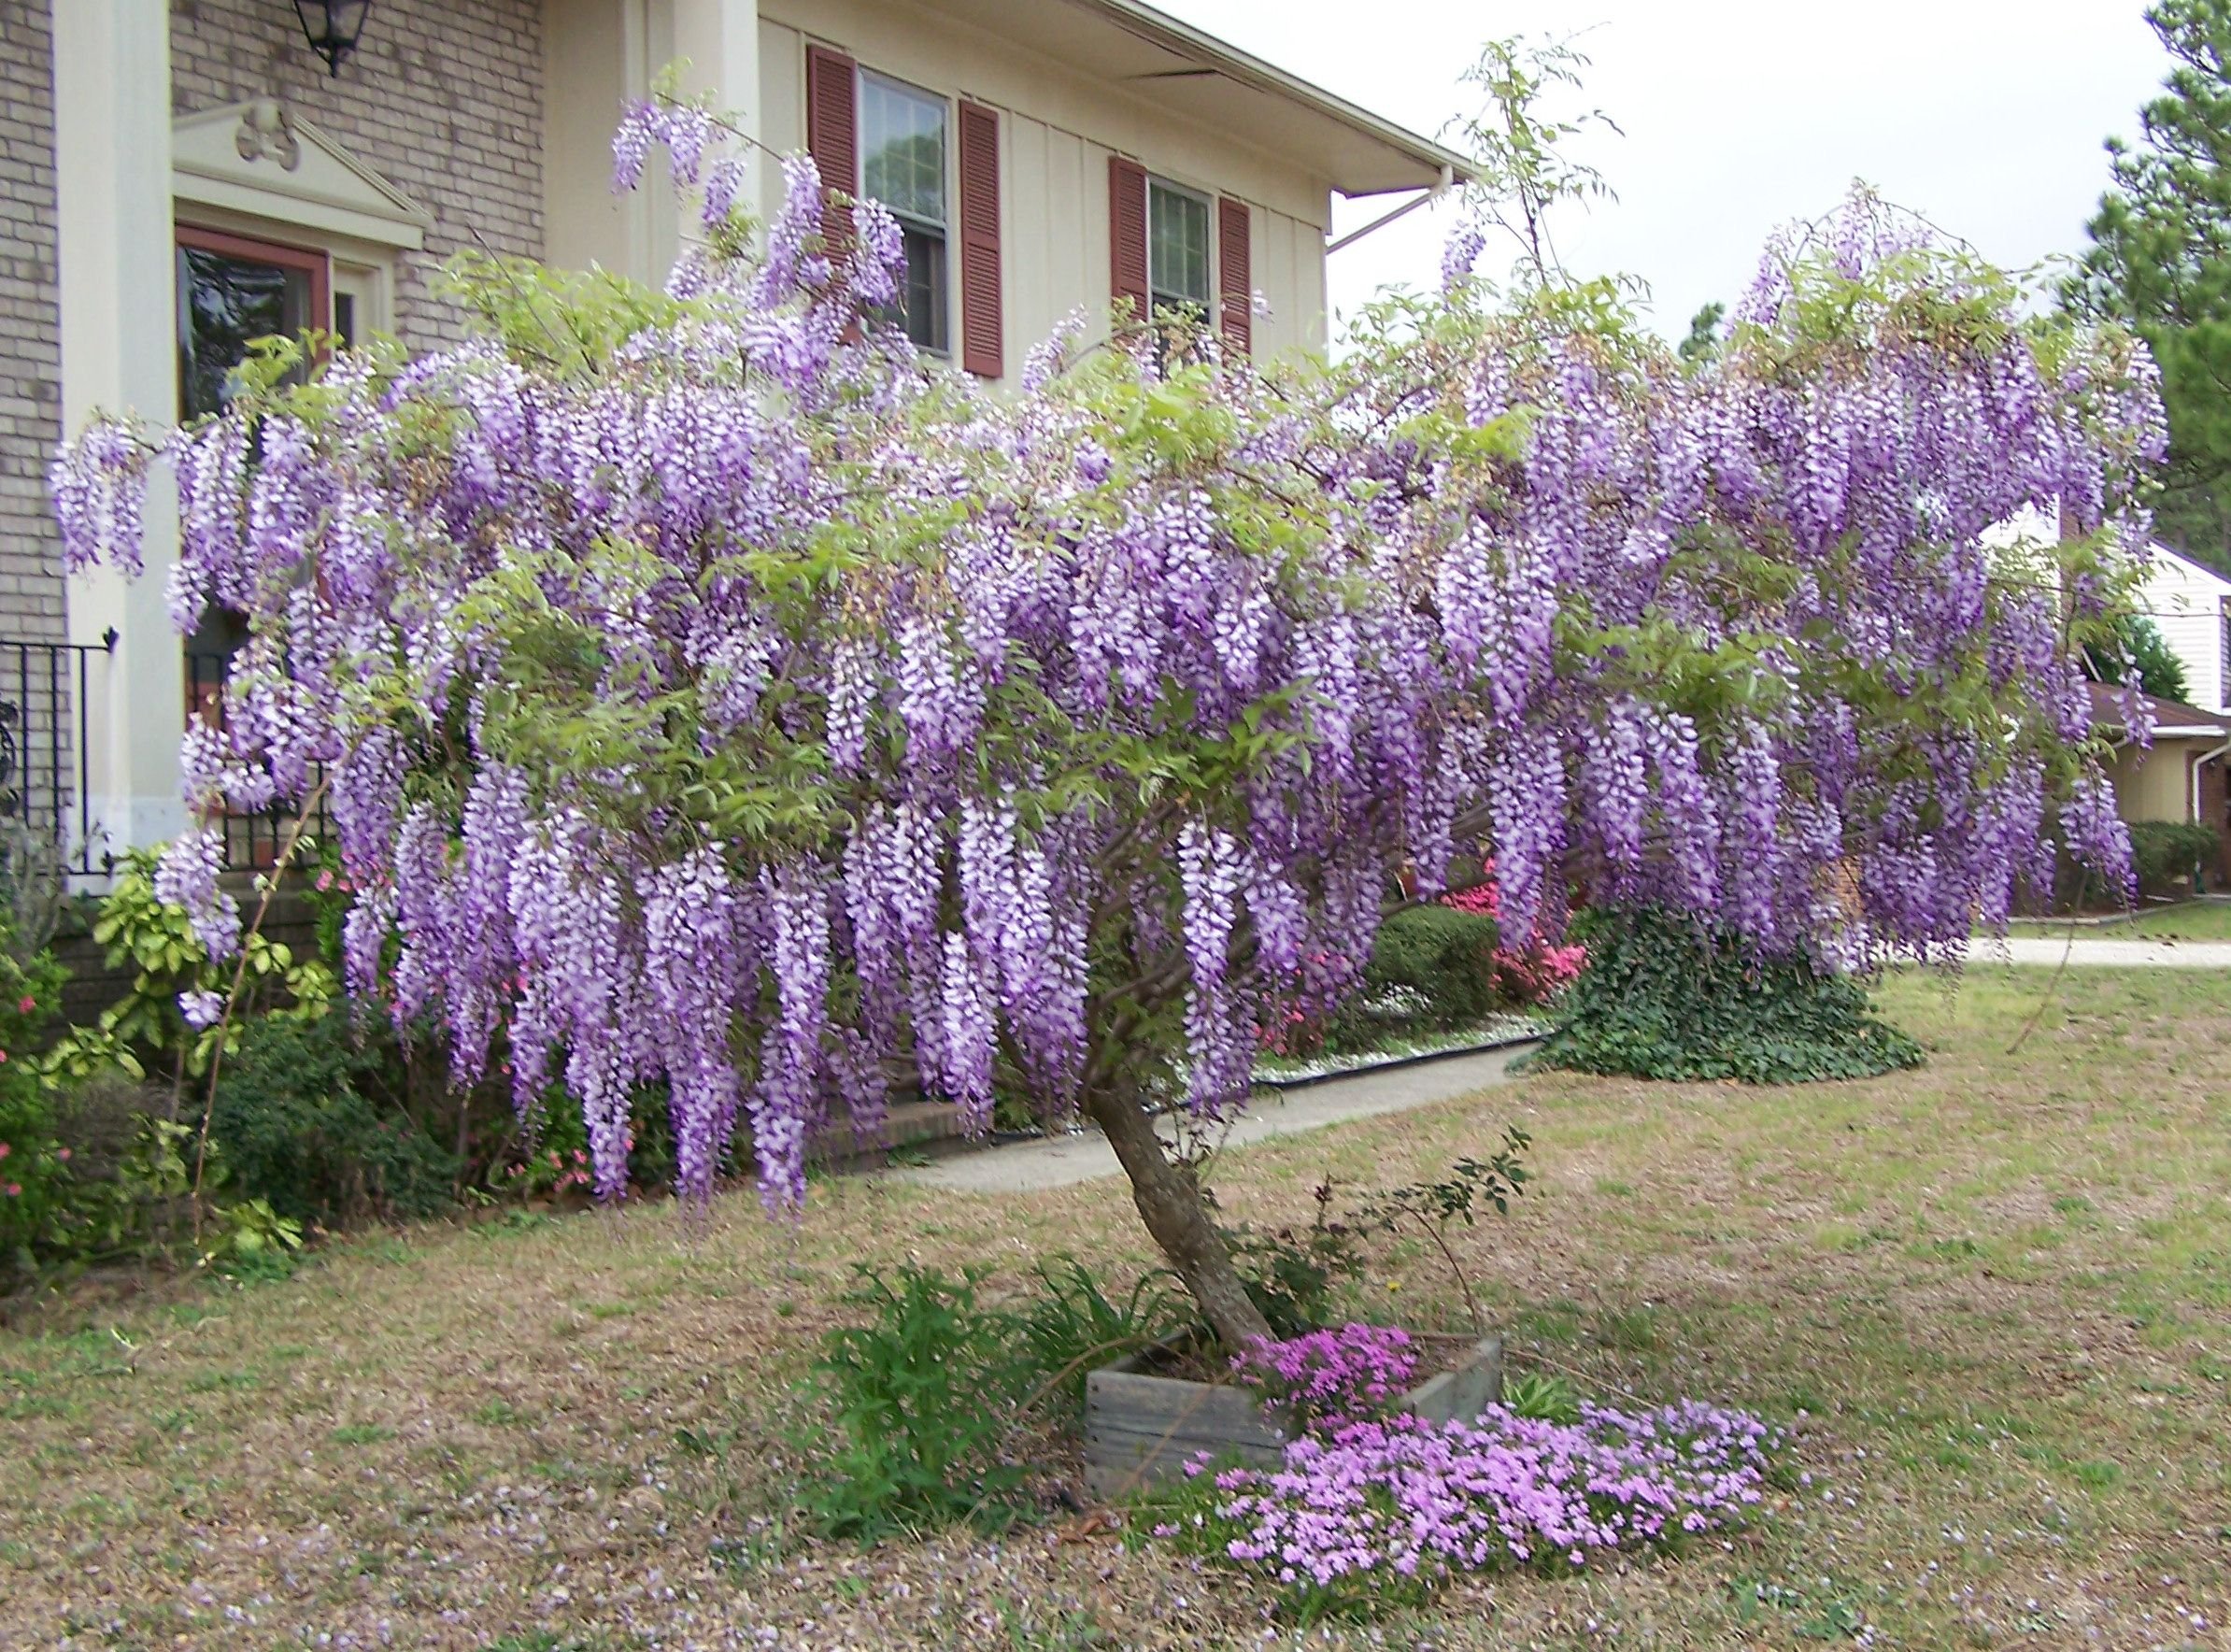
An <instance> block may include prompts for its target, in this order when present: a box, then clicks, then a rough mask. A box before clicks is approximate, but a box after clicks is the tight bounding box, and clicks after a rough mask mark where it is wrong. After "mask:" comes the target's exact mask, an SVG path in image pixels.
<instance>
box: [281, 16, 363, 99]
mask: <svg viewBox="0 0 2231 1652" xmlns="http://www.w3.org/2000/svg"><path fill="white" fill-rule="evenodd" d="M371 9H372V0H294V15H295V16H296V17H298V18H300V19H301V20H302V35H303V38H304V39H306V40H307V41H308V42H309V43H310V50H312V51H314V52H316V53H317V54H318V55H319V56H320V57H321V58H323V59H324V60H325V67H326V72H327V74H328V75H330V76H331V77H332V78H334V79H336V80H337V79H339V78H340V76H341V60H342V59H343V58H345V57H347V56H348V54H349V53H350V52H352V51H354V50H356V43H357V39H358V37H359V36H362V34H363V32H364V14H365V13H366V12H368V11H370V10H371Z"/></svg>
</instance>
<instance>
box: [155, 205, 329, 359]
mask: <svg viewBox="0 0 2231 1652" xmlns="http://www.w3.org/2000/svg"><path fill="white" fill-rule="evenodd" d="M177 228H178V245H179V246H181V247H192V249H195V250H196V251H199V252H216V253H221V254H222V255H223V256H225V257H227V258H246V259H252V260H253V261H255V262H256V263H271V264H277V265H278V267H279V268H281V269H290V270H301V271H302V272H303V273H304V274H306V276H308V277H309V278H310V325H311V326H313V327H315V328H317V329H318V330H319V331H320V333H330V332H331V331H333V324H334V299H333V286H334V275H333V270H334V262H333V260H332V258H331V257H329V256H328V255H327V254H325V253H323V252H320V251H317V250H315V249H311V248H308V247H290V246H288V245H286V244H285V243H284V242H281V241H259V240H257V239H256V238H255V237H254V236H252V235H227V234H225V233H224V232H223V231H222V230H205V229H197V228H195V227H194V226H193V225H192V224H190V223H182V224H179V225H178V226H177Z"/></svg>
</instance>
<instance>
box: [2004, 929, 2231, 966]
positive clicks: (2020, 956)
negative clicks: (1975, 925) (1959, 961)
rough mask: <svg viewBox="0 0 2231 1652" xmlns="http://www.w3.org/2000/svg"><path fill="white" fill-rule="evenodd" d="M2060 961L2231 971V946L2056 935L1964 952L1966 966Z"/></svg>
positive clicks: (2056, 963) (2226, 943)
mask: <svg viewBox="0 0 2231 1652" xmlns="http://www.w3.org/2000/svg"><path fill="white" fill-rule="evenodd" d="M2063 957H2066V958H2067V959H2068V967H2069V968H2070V969H2231V941H2149V940H2137V939H2133V940H2128V941H2110V940H2103V939H2100V938H2098V937H2096V936H2093V935H2079V936H2077V937H2076V938H2075V939H2074V940H2068V939H2066V938H2064V937H2062V936H2060V935H2011V936H2009V937H2008V938H2007V939H2006V940H2003V941H1978V942H1976V943H1975V944H1974V945H1972V946H1971V947H1968V962H1969V963H1971V964H1972V963H2019V964H2024V965H2028V964H2042V965H2044V966H2045V967H2046V968H2048V969H2053V968H2057V967H2058V966H2059V964H2060V961H2061V960H2062V958H2063Z"/></svg>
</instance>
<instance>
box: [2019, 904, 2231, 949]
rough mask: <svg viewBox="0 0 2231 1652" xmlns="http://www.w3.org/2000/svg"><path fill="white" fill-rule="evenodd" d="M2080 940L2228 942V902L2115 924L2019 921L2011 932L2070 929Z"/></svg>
mask: <svg viewBox="0 0 2231 1652" xmlns="http://www.w3.org/2000/svg"><path fill="white" fill-rule="evenodd" d="M2072 927H2073V928H2074V930H2075V933H2077V934H2079V935H2081V936H2085V937H2097V938H2098V939H2101V940H2109V941H2117V940H2139V939H2142V938H2146V937H2153V938H2156V939H2166V940H2172V941H2231V901H2187V902H2185V903H2183V904H2181V905H2177V906H2169V907H2165V908H2164V909H2162V910H2160V911H2157V912H2148V913H2144V914H2141V915H2140V916H2139V917H2137V918H2132V919H2124V921H2121V922H2118V923H2101V924H2078V925H2073V926H2071V925H2069V924H2068V923H2055V922H2053V920H2052V919H2038V920H2037V921H2035V922H2029V921H2020V922H2017V923H2016V924H2015V925H2014V926H2013V928H2014V933H2016V934H2021V935H2039V934H2045V935H2065V934H2067V933H2069V930H2070V929H2071V928H2072Z"/></svg>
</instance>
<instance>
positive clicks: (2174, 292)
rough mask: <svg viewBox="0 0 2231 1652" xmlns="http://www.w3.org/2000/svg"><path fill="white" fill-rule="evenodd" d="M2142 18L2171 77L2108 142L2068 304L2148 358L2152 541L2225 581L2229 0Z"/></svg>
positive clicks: (2200, 1) (2230, 326)
mask: <svg viewBox="0 0 2231 1652" xmlns="http://www.w3.org/2000/svg"><path fill="white" fill-rule="evenodd" d="M2146 21H2148V22H2150V23H2152V24H2153V32H2154V33H2155V34H2156V35H2158V36H2160V37H2161V42H2162V45H2163V46H2164V48H2166V49H2167V51H2168V53H2169V55H2170V57H2171V58H2172V59H2173V60H2174V66H2173V67H2172V68H2171V69H2170V72H2169V74H2168V76H2167V78H2166V79H2165V80H2164V81H2163V90H2162V95H2161V96H2159V97H2157V98H2155V99H2153V101H2152V102H2150V103H2148V104H2147V105H2146V106H2145V107H2144V108H2142V109H2141V110H2140V111H2139V120H2140V121H2141V123H2142V125H2143V128H2144V136H2143V138H2142V139H2141V141H2140V142H2139V143H2138V144H2135V145H2132V144H2126V143H2124V141H2123V140H2122V139H2120V138H2111V137H2110V139H2108V141H2107V151H2108V153H2109V155H2110V157H2112V162H2111V166H2112V172H2113V177H2114V184H2113V187H2112V188H2110V190H2109V191H2108V192H2107V193H2106V194H2105V195H2104V196H2102V197H2101V199H2100V202H2099V213H2098V216H2097V217H2096V218H2094V219H2093V220H2092V221H2091V223H2090V224H2089V225H2088V226H2087V227H2088V229H2089V230H2090V232H2091V236H2092V243H2093V245H2092V247H2091V249H2090V250H2089V251H2088V252H2086V254H2085V255H2084V259H2083V263H2082V268H2081V271H2080V273H2079V274H2078V275H2076V276H2075V277H2074V278H2071V279H2070V280H2069V282H2068V287H2067V289H2066V292H2064V298H2065V299H2066V301H2067V302H2068V304H2069V305H2070V306H2071V307H2073V308H2076V309H2078V310H2080V311H2082V312H2083V313H2085V314H2088V315H2092V316H2096V317H2113V318H2115V319H2117V320H2124V321H2127V322H2129V323H2130V324H2131V325H2133V326H2135V327H2136V328H2137V329H2138V330H2139V332H2140V333H2142V334H2143V335H2145V338H2146V340H2147V342H2148V343H2149V344H2150V345H2151V346H2152V347H2153V353H2154V356H2155V359H2156V360H2157V361H2158V362H2159V363H2160V364H2161V371H2162V391H2163V398H2164V400H2165V401H2166V403H2167V407H2168V415H2169V463H2168V467H2167V473H2166V475H2165V477H2164V488H2163V493H2162V497H2161V499H2160V501H2159V502H2158V505H2157V506H2156V513H2157V520H2158V522H2159V524H2160V530H2161V533H2162V536H2163V537H2164V538H2165V539H2167V540H2170V541H2171V542H2173V543H2175V544H2178V545H2180V546H2181V547H2182V548H2184V549H2185V550H2186V551H2188V552H2189V553H2190V554H2192V555H2193V556H2195V557H2196V558H2198V559H2200V560H2202V561H2204V562H2208V563H2212V564H2213V565H2215V566H2217V567H2219V568H2223V569H2224V570H2226V571H2231V0H2155V4H2154V5H2153V6H2152V7H2149V8H2148V10H2147V12H2146Z"/></svg>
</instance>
